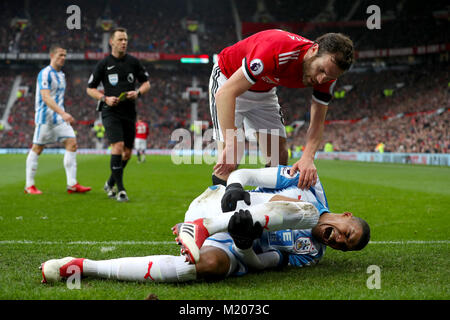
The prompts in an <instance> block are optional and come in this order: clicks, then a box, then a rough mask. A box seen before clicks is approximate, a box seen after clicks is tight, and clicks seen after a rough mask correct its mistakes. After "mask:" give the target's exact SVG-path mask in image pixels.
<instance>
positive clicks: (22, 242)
mask: <svg viewBox="0 0 450 320" xmlns="http://www.w3.org/2000/svg"><path fill="white" fill-rule="evenodd" d="M0 244H37V245H42V244H47V245H59V244H63V245H79V244H84V245H161V244H176V242H175V241H32V240H2V241H0Z"/></svg>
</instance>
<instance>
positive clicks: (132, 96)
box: [127, 90, 138, 100]
mask: <svg viewBox="0 0 450 320" xmlns="http://www.w3.org/2000/svg"><path fill="white" fill-rule="evenodd" d="M137 98H138V92H137V91H136V90H133V91H128V92H127V99H130V100H136V99H137Z"/></svg>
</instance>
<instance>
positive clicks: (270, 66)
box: [242, 43, 276, 84]
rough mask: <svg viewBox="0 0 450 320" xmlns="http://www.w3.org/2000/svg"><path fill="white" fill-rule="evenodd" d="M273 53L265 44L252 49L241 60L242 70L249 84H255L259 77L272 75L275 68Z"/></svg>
mask: <svg viewBox="0 0 450 320" xmlns="http://www.w3.org/2000/svg"><path fill="white" fill-rule="evenodd" d="M275 61H276V60H275V53H274V52H273V50H272V49H271V48H270V47H269V46H268V44H267V43H261V44H260V45H258V46H255V47H253V48H252V49H251V50H250V51H249V52H248V53H247V54H246V55H245V57H244V59H243V60H242V70H243V72H244V75H245V77H246V78H247V80H248V81H249V82H250V83H251V84H255V83H256V82H257V81H258V80H259V79H261V77H263V76H264V75H267V74H272V73H273V72H274V69H275V67H276V65H275Z"/></svg>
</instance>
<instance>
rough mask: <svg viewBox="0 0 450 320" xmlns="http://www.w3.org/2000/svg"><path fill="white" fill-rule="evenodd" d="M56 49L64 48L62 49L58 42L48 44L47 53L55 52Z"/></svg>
mask: <svg viewBox="0 0 450 320" xmlns="http://www.w3.org/2000/svg"><path fill="white" fill-rule="evenodd" d="M58 49H63V50H66V49H64V47H63V46H61V45H60V44H59V43H54V44H52V45H51V46H50V49H49V53H54V52H55V51H56V50H58Z"/></svg>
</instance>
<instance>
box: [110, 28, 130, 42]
mask: <svg viewBox="0 0 450 320" xmlns="http://www.w3.org/2000/svg"><path fill="white" fill-rule="evenodd" d="M116 32H125V33H127V29H125V28H121V27H118V28H114V29H112V31H111V32H110V33H109V38H110V39H112V38H114V35H115V34H116Z"/></svg>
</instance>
